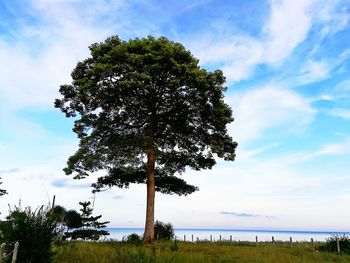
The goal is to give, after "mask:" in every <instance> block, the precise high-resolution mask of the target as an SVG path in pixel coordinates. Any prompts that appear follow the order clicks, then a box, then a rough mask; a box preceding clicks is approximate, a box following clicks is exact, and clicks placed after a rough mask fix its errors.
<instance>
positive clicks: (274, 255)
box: [54, 242, 350, 263]
mask: <svg viewBox="0 0 350 263" xmlns="http://www.w3.org/2000/svg"><path fill="white" fill-rule="evenodd" d="M169 244H170V243H167V242H162V243H157V244H155V245H154V246H152V247H136V246H132V245H127V244H123V243H118V242H109V243H102V242H101V243H92V242H91V243H90V242H71V243H68V244H66V245H63V246H61V247H57V248H56V252H57V254H56V255H55V256H54V263H61V262H62V263H63V262H64V263H75V262H85V263H93V262H96V263H97V262H98V263H107V262H108V263H109V262H114V263H118V262H120V263H122V262H123V263H124V262H125V263H126V262H135V263H141V262H145V263H151V262H153V263H155V262H158V263H163V262H164V263H167V262H169V263H170V262H171V263H186V262H188V263H197V262H215V263H220V262H221V263H224V262H247V263H248V262H249V263H252V262H254V263H260V262H261V263H265V262H266V263H267V262H269V263H270V262H278V263H298V262H300V263H308V262H317V263H323V262H325V263H326V262H327V263H328V262H344V263H345V262H350V255H343V254H337V253H326V252H317V251H313V250H312V249H311V245H310V243H299V244H294V245H293V247H292V248H290V247H289V245H288V244H276V245H272V244H266V243H265V244H260V245H259V247H255V245H254V244H252V243H250V244H249V243H246V244H240V243H234V244H229V243H194V244H192V243H180V242H179V243H178V250H177V251H172V250H171V248H170V245H169Z"/></svg>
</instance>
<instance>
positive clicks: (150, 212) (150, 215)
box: [143, 145, 155, 244]
mask: <svg viewBox="0 0 350 263" xmlns="http://www.w3.org/2000/svg"><path fill="white" fill-rule="evenodd" d="M154 169H155V153H154V146H153V145H152V146H150V147H149V149H148V153H147V171H146V172H147V207H146V224H145V233H144V236H143V238H144V242H146V243H149V244H151V243H152V242H153V240H154V198H155V178H154V173H155V172H154Z"/></svg>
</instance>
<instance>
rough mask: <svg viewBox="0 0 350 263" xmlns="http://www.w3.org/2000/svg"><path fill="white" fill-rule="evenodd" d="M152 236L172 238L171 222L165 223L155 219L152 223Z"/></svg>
mask: <svg viewBox="0 0 350 263" xmlns="http://www.w3.org/2000/svg"><path fill="white" fill-rule="evenodd" d="M154 236H155V237H156V238H157V239H168V240H170V239H172V238H173V237H174V228H173V226H172V224H171V223H168V224H165V223H163V222H160V221H158V220H157V221H156V222H155V223H154Z"/></svg>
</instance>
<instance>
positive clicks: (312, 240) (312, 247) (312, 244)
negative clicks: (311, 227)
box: [311, 238, 314, 250]
mask: <svg viewBox="0 0 350 263" xmlns="http://www.w3.org/2000/svg"><path fill="white" fill-rule="evenodd" d="M311 249H312V250H314V239H313V238H311Z"/></svg>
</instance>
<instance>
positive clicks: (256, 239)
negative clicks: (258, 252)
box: [255, 236, 259, 247]
mask: <svg viewBox="0 0 350 263" xmlns="http://www.w3.org/2000/svg"><path fill="white" fill-rule="evenodd" d="M255 243H256V247H258V244H259V241H258V236H255Z"/></svg>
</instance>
